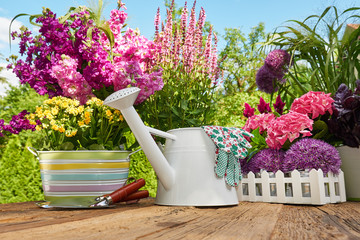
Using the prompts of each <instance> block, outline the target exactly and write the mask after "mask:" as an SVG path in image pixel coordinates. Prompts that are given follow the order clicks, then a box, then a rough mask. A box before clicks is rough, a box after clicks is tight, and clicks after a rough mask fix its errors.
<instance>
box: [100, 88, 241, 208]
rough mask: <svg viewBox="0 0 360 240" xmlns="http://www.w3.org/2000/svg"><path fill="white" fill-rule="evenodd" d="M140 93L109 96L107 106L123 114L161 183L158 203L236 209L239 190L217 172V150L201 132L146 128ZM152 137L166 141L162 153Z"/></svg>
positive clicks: (127, 90) (121, 92) (124, 91)
mask: <svg viewBox="0 0 360 240" xmlns="http://www.w3.org/2000/svg"><path fill="white" fill-rule="evenodd" d="M139 92H140V89H139V88H136V87H131V88H125V89H122V90H119V91H117V92H115V93H113V94H111V95H110V96H108V97H107V98H106V99H105V101H104V105H108V106H110V107H113V108H115V109H118V110H120V111H121V113H122V115H123V116H124V118H125V120H126V122H127V123H128V125H129V127H130V129H131V130H132V132H133V133H134V135H135V138H136V139H137V141H138V142H139V144H140V146H141V148H142V150H143V151H144V153H145V155H146V156H147V158H148V159H149V161H150V163H151V165H152V167H153V168H154V170H155V172H156V174H157V176H158V179H159V182H158V189H157V195H156V200H155V203H156V204H158V205H173V206H224V205H237V204H238V197H237V194H236V189H235V188H234V187H230V186H228V185H227V184H226V183H225V180H224V179H223V178H218V177H217V176H216V175H215V172H214V165H215V149H216V146H215V144H214V143H213V142H212V140H211V139H210V138H209V137H208V136H207V135H206V133H205V132H204V131H203V130H202V129H201V128H180V129H173V130H169V131H168V132H163V131H160V130H157V129H154V128H150V127H148V126H145V124H144V122H143V121H142V120H141V118H140V117H139V115H138V113H137V112H136V110H135V109H134V107H133V104H134V102H135V100H136V98H137V96H138V94H139ZM151 134H153V135H156V136H160V137H164V138H166V142H165V147H164V149H163V152H162V151H161V150H160V148H159V146H158V145H157V144H156V142H155V141H154V139H153V137H152V136H151Z"/></svg>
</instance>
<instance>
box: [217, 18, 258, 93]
mask: <svg viewBox="0 0 360 240" xmlns="http://www.w3.org/2000/svg"><path fill="white" fill-rule="evenodd" d="M264 30H265V26H264V23H259V25H258V26H255V27H253V28H252V30H251V32H250V33H249V35H248V36H247V38H246V37H245V36H244V34H243V33H242V32H241V30H240V29H238V28H225V35H224V36H223V37H224V40H225V41H226V47H225V48H224V49H223V50H222V51H221V52H220V59H222V58H225V59H224V61H223V62H222V63H221V64H220V68H221V69H222V70H223V71H224V88H225V92H226V94H230V95H231V94H232V93H235V92H239V91H245V92H251V91H254V90H255V89H256V82H255V76H256V72H257V70H258V69H259V68H260V67H261V65H262V64H263V61H264V59H265V53H264V52H263V51H261V50H260V45H258V43H259V42H260V41H263V40H264V38H265V32H264Z"/></svg>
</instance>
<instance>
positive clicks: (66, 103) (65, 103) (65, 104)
mask: <svg viewBox="0 0 360 240" xmlns="http://www.w3.org/2000/svg"><path fill="white" fill-rule="evenodd" d="M68 106H69V103H68V102H66V101H64V102H62V103H61V107H62V108H67V107H68Z"/></svg>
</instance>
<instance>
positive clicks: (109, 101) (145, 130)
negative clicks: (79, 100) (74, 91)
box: [104, 87, 176, 190]
mask: <svg viewBox="0 0 360 240" xmlns="http://www.w3.org/2000/svg"><path fill="white" fill-rule="evenodd" d="M139 92H140V89H139V88H137V87H131V88H125V89H122V90H119V91H117V92H115V93H113V94H111V95H110V96H108V97H107V98H106V99H105V100H104V105H107V106H110V107H112V108H115V109H118V110H120V111H121V113H122V115H123V116H124V118H125V120H126V122H127V124H128V125H129V127H130V129H131V131H132V132H133V133H134V135H135V138H136V140H137V141H138V142H139V144H140V146H141V148H142V150H143V151H144V153H145V155H146V156H147V158H148V159H149V162H150V163H151V166H152V167H153V168H154V170H155V172H156V174H157V176H158V178H159V180H160V182H161V184H162V185H163V187H164V188H165V189H166V190H169V189H170V188H171V187H172V185H173V184H174V183H175V171H174V169H173V168H172V167H171V166H170V164H169V163H168V161H167V160H166V158H165V156H164V155H163V153H162V152H161V150H160V149H159V147H158V146H157V144H156V143H155V141H154V139H153V137H152V136H151V134H150V133H153V134H154V135H157V136H161V137H165V138H170V139H172V140H175V139H176V137H175V136H174V135H172V134H169V133H166V132H162V131H160V130H157V129H154V128H150V127H147V126H145V124H144V122H143V121H142V120H141V118H140V117H139V115H138V113H137V112H136V110H135V108H134V106H133V104H134V102H135V100H136V98H137V96H138V94H139Z"/></svg>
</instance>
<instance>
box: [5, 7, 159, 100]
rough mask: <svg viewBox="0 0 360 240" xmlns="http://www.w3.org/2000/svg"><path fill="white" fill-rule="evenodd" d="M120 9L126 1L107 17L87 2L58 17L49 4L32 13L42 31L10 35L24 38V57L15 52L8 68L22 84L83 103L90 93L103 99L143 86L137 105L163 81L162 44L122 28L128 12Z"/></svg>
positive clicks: (25, 31)
mask: <svg viewBox="0 0 360 240" xmlns="http://www.w3.org/2000/svg"><path fill="white" fill-rule="evenodd" d="M101 8H102V1H99V9H101ZM121 8H124V4H122V3H119V6H118V9H114V10H112V11H111V14H110V19H109V20H108V21H105V22H103V21H100V19H101V16H98V15H97V14H96V11H95V10H92V9H89V8H86V7H78V8H70V10H69V12H68V13H67V14H66V15H64V16H62V17H59V18H57V17H56V14H55V13H53V12H52V11H51V10H50V9H44V11H43V12H42V14H40V15H34V16H30V20H31V21H30V22H31V23H33V24H35V25H37V26H39V27H40V29H39V34H38V35H35V34H33V33H32V32H30V31H29V29H28V28H27V27H22V28H20V32H13V33H12V34H11V35H12V38H13V39H14V40H15V39H19V40H20V43H19V48H20V51H19V53H20V54H21V55H22V56H25V60H23V59H19V58H18V57H17V56H11V57H10V60H9V61H12V63H11V64H10V65H9V66H8V68H12V69H13V72H14V73H15V74H16V76H17V77H18V78H19V80H20V82H21V83H22V84H25V83H28V84H29V85H30V86H31V87H32V88H33V89H35V90H36V92H37V93H39V94H40V95H45V94H48V95H49V97H50V98H51V97H54V96H65V97H69V98H72V99H76V100H78V101H80V104H85V103H86V101H87V100H88V99H90V98H92V97H95V96H97V97H98V98H100V99H102V100H104V99H105V98H106V97H107V96H108V95H110V94H111V93H112V92H114V91H117V90H119V89H122V88H126V87H128V86H136V87H138V88H140V89H141V92H140V94H139V97H138V100H137V101H136V104H138V103H141V102H142V101H144V100H145V99H147V98H148V97H149V96H150V95H152V94H154V92H155V91H158V90H161V88H162V86H163V83H162V69H161V68H160V67H158V66H156V62H155V56H156V55H157V52H158V51H159V48H158V46H157V45H156V44H155V43H154V42H153V41H150V40H148V39H146V38H145V37H144V36H141V35H140V33H139V32H138V31H135V30H132V29H130V28H128V29H127V30H126V31H124V30H123V27H124V26H125V21H126V19H127V13H125V12H124V11H122V10H120V9H121ZM23 15H24V14H19V15H17V16H16V17H15V18H14V19H13V20H15V19H16V18H17V17H20V16H23ZM10 27H11V26H10Z"/></svg>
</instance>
